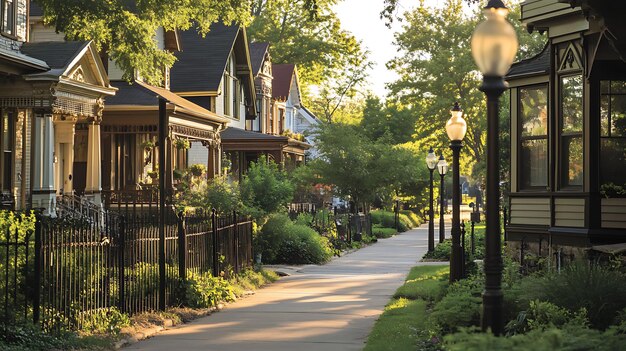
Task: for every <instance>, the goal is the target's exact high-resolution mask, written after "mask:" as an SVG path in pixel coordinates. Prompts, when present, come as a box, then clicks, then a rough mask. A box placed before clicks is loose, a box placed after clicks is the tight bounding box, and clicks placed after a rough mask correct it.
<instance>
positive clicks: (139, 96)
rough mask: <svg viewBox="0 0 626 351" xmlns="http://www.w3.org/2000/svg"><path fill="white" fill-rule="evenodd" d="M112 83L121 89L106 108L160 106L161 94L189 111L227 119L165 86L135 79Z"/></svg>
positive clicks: (218, 119)
mask: <svg viewBox="0 0 626 351" xmlns="http://www.w3.org/2000/svg"><path fill="white" fill-rule="evenodd" d="M111 85H112V86H114V87H115V88H118V89H119V90H118V91H117V94H115V96H112V97H110V98H107V102H106V105H105V110H106V106H114V105H118V106H119V105H122V106H126V105H134V106H158V104H159V100H158V98H159V96H160V97H163V98H164V99H165V100H167V101H168V102H169V103H171V104H173V105H176V106H177V107H179V108H181V109H182V110H183V111H186V112H187V113H191V114H195V115H198V116H201V117H204V118H209V119H212V120H214V121H218V122H220V121H226V120H225V119H224V118H221V117H218V116H217V115H216V114H215V113H213V112H211V111H209V110H206V109H205V108H203V107H201V106H198V105H196V104H194V103H193V102H191V101H189V100H187V99H185V98H183V97H180V96H178V95H176V94H174V93H172V92H171V91H169V90H167V89H164V88H159V87H154V86H151V85H148V84H146V83H142V82H139V81H135V82H134V83H133V84H129V83H128V82H126V81H115V82H111Z"/></svg>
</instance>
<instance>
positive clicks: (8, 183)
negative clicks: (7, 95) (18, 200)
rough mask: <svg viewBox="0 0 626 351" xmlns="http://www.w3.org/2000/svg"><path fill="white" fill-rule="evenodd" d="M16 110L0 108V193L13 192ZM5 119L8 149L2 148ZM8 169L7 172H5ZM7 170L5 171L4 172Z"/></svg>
mask: <svg viewBox="0 0 626 351" xmlns="http://www.w3.org/2000/svg"><path fill="white" fill-rule="evenodd" d="M16 115H17V113H16V111H14V110H12V109H2V110H0V146H1V147H2V150H1V151H2V153H0V166H1V167H2V172H0V193H3V194H12V193H13V185H14V184H13V183H14V174H13V173H14V170H15V162H14V158H15V118H16ZM5 119H6V120H7V123H8V131H7V135H8V137H9V144H8V145H9V149H8V150H5V149H4V141H5V140H4V121H5ZM7 156H8V162H9V164H8V166H9V167H7V169H5V163H6V162H7ZM7 171H8V172H7ZM5 172H7V173H5ZM7 174H8V179H5V175H7Z"/></svg>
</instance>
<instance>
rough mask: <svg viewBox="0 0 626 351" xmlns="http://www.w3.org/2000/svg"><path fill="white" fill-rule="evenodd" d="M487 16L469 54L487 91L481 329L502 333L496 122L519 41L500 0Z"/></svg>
mask: <svg viewBox="0 0 626 351" xmlns="http://www.w3.org/2000/svg"><path fill="white" fill-rule="evenodd" d="M483 13H484V14H485V17H486V20H485V21H484V22H482V23H481V24H479V25H478V27H476V30H475V31H474V35H473V36H472V55H473V56H474V60H475V61H476V65H477V66H478V68H479V69H480V71H481V72H482V74H483V84H482V86H481V87H480V90H482V91H483V92H484V93H485V95H487V188H486V190H487V201H486V206H485V211H486V217H487V219H486V235H485V260H484V262H485V263H484V266H485V291H484V292H483V314H482V327H483V330H487V329H491V331H492V332H493V333H494V334H495V335H500V334H502V331H503V329H504V323H503V319H502V287H501V285H502V267H503V265H502V252H501V242H500V189H499V183H500V182H499V173H500V164H499V159H498V157H499V155H498V153H499V152H500V147H499V145H498V143H499V140H498V138H499V125H498V122H499V120H498V112H499V102H498V99H499V98H500V95H502V93H504V91H505V90H506V89H507V84H506V82H505V81H504V78H503V77H504V75H505V74H506V73H507V72H508V70H509V69H510V67H511V64H512V63H513V60H514V59H515V54H516V53H517V48H518V41H517V36H516V34H515V30H514V29H513V26H511V24H510V23H509V22H508V21H507V20H506V17H507V15H508V13H509V10H508V9H507V8H506V6H505V5H504V3H503V2H502V0H490V1H489V2H488V3H487V6H486V7H485V8H484V10H483Z"/></svg>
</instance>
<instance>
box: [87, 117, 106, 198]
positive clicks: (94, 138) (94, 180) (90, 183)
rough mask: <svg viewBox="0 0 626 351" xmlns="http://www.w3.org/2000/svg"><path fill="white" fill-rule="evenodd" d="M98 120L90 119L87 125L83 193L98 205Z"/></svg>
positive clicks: (99, 155) (100, 162)
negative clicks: (85, 178) (85, 168)
mask: <svg viewBox="0 0 626 351" xmlns="http://www.w3.org/2000/svg"><path fill="white" fill-rule="evenodd" d="M100 142H101V141H100V122H99V121H92V122H91V123H89V127H88V141H87V183H86V186H85V194H87V195H88V196H89V197H91V198H92V201H93V202H94V203H96V204H98V205H100V204H102V197H101V194H100V193H101V191H102V153H101V151H100Z"/></svg>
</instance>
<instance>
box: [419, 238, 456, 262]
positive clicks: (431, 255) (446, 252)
mask: <svg viewBox="0 0 626 351" xmlns="http://www.w3.org/2000/svg"><path fill="white" fill-rule="evenodd" d="M451 252H452V240H451V239H446V240H444V241H442V242H440V243H439V244H437V245H436V246H435V249H434V250H433V251H431V252H427V253H426V255H424V258H426V259H430V260H439V261H449V260H450V253H451Z"/></svg>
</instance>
